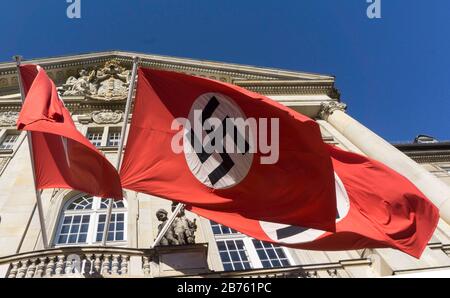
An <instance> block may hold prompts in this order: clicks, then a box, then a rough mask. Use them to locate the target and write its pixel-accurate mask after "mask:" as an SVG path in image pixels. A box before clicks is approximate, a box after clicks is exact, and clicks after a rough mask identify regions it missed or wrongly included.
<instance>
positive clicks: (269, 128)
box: [120, 68, 336, 231]
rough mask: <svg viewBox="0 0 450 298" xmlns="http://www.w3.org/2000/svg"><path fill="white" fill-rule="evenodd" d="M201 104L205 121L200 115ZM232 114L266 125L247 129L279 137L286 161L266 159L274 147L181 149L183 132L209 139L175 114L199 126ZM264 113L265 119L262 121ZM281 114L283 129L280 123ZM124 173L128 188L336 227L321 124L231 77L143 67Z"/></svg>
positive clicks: (189, 138)
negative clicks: (223, 78) (176, 146)
mask: <svg viewBox="0 0 450 298" xmlns="http://www.w3.org/2000/svg"><path fill="white" fill-rule="evenodd" d="M196 111H197V112H198V114H197V115H200V119H201V120H198V119H197V118H196V117H195V115H196V114H195V112H196ZM193 115H194V116H193ZM239 117H241V118H239ZM230 118H232V119H238V118H239V119H242V120H244V121H245V120H249V119H253V120H255V123H257V125H258V129H259V130H255V131H256V133H255V135H253V136H251V137H250V138H249V139H246V138H245V136H243V137H242V138H244V139H245V142H252V141H253V140H254V139H252V138H257V139H258V140H260V139H261V138H263V137H264V133H266V134H267V135H268V136H270V138H271V140H272V141H273V142H272V143H274V142H275V139H276V138H278V139H279V148H278V150H279V155H278V156H279V157H278V160H277V161H276V162H275V163H272V164H263V163H262V162H261V160H262V158H263V157H264V156H266V155H265V154H267V152H263V150H260V148H257V149H258V150H254V151H252V152H250V151H248V150H247V149H248V147H247V145H248V144H245V146H246V147H245V148H244V150H242V152H236V153H230V152H229V151H227V150H225V151H224V152H220V151H216V152H213V153H211V152H210V153H208V152H206V151H203V149H204V148H203V147H202V148H201V151H200V152H198V151H195V152H194V153H190V154H188V153H186V152H187V151H186V150H185V151H184V153H183V152H174V150H173V142H174V138H176V137H177V136H180V138H181V139H183V141H182V142H180V143H182V146H185V148H184V149H186V146H191V147H193V148H194V149H195V144H198V143H200V144H201V138H200V139H195V138H196V137H197V135H196V134H195V133H194V132H192V130H191V131H189V129H187V126H186V125H185V126H183V125H175V127H173V123H174V121H175V123H177V121H178V120H179V119H187V120H189V121H191V123H192V122H194V125H195V121H197V120H198V121H199V122H200V123H201V124H204V123H207V122H208V121H209V120H211V119H215V120H217V119H218V120H219V121H220V123H219V124H218V125H217V126H220V125H225V124H223V123H226V120H227V119H230ZM264 119H266V120H267V124H266V125H265V126H264V123H263V124H261V123H262V121H263V120H264ZM272 119H278V120H272ZM180 121H181V120H180ZM249 121H250V120H249ZM276 121H278V123H279V131H278V132H277V131H276V127H275V126H274V125H273V124H274V123H276ZM180 123H181V122H180ZM217 126H216V127H217ZM274 127H275V128H274ZM210 128H211V129H210V130H208V129H206V128H205V127H203V129H202V130H201V132H200V137H202V136H203V137H205V136H208V135H210V133H211V131H212V130H213V129H214V125H212V126H211V127H210ZM222 128H223V127H222ZM261 129H266V132H264V131H263V132H261ZM228 133H230V134H231V133H232V130H231V132H230V130H228V127H227V129H224V134H225V137H227V135H228ZM272 138H273V139H272ZM234 140H236V139H234ZM245 142H244V143H245ZM254 143H255V144H258V142H254ZM201 146H203V145H201ZM205 150H206V149H205ZM120 175H121V180H122V186H123V187H124V188H127V189H131V190H134V191H138V192H142V193H146V194H150V195H156V196H159V197H162V198H166V199H170V200H174V201H178V202H181V203H186V204H189V205H194V206H197V207H200V208H204V209H209V210H215V211H221V212H234V213H238V214H241V215H243V216H245V217H248V218H253V219H259V220H267V221H276V222H281V223H286V224H295V225H302V226H307V227H312V228H318V229H323V230H327V231H334V229H335V220H334V219H335V210H336V200H335V188H334V174H333V167H332V163H331V159H330V156H329V153H328V151H327V150H326V148H325V147H324V146H323V142H322V138H321V133H320V129H319V127H318V125H317V123H316V122H315V121H313V120H312V119H310V118H308V117H306V116H303V115H301V114H299V113H297V112H295V111H293V110H291V109H288V108H286V107H285V106H283V105H281V104H279V103H277V102H275V101H273V100H271V99H269V98H267V97H265V96H263V95H260V94H256V93H254V92H250V91H248V90H245V89H243V88H240V87H237V86H234V85H231V84H227V83H223V82H219V81H215V80H210V79H206V78H200V77H195V76H190V75H185V74H181V73H176V72H169V71H160V70H152V69H147V68H140V69H139V72H138V83H137V90H136V97H135V103H134V112H133V118H132V121H131V126H130V132H129V137H128V141H127V145H126V151H125V155H124V160H123V163H122V167H121V169H120Z"/></svg>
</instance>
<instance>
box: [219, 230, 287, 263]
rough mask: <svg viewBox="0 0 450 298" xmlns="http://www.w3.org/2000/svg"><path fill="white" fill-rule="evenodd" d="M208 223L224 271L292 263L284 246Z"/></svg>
mask: <svg viewBox="0 0 450 298" xmlns="http://www.w3.org/2000/svg"><path fill="white" fill-rule="evenodd" d="M210 223H211V229H212V231H213V233H214V237H215V240H216V243H217V248H218V250H219V255H220V260H221V261H222V265H223V268H224V270H225V271H233V270H245V269H252V268H254V269H257V268H275V267H285V266H291V265H293V260H292V258H291V256H290V254H289V252H288V251H287V250H286V249H285V248H283V247H280V246H277V245H274V244H271V243H267V242H263V241H260V240H256V239H253V238H251V237H248V236H246V235H244V234H241V233H239V232H237V231H236V230H233V229H231V228H229V227H227V226H224V225H221V224H218V223H216V222H214V221H211V222H210Z"/></svg>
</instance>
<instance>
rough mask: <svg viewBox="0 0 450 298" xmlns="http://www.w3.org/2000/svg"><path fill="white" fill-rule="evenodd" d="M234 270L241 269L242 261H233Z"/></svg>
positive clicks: (242, 266)
mask: <svg viewBox="0 0 450 298" xmlns="http://www.w3.org/2000/svg"><path fill="white" fill-rule="evenodd" d="M233 265H234V269H235V270H242V269H244V265H243V264H242V263H233Z"/></svg>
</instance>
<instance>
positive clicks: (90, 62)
mask: <svg viewBox="0 0 450 298" xmlns="http://www.w3.org/2000/svg"><path fill="white" fill-rule="evenodd" d="M135 55H137V56H139V57H140V58H141V66H144V67H150V68H155V69H164V70H171V71H178V72H183V73H187V74H193V75H199V76H204V77H208V78H212V79H216V80H221V81H224V82H228V83H232V84H236V85H238V86H242V87H245V88H248V89H250V90H252V91H255V92H259V93H262V94H266V95H292V94H312V95H315V94H325V95H328V96H330V97H331V98H333V99H338V98H339V92H338V91H337V89H336V88H335V86H334V84H335V78H334V77H333V76H328V75H319V74H312V73H304V72H294V71H286V70H279V69H271V68H264V67H254V66H247V65H238V64H232V63H221V62H211V61H202V60H193V59H185V58H175V57H166V56H158V55H148V54H140V53H129V52H121V51H109V52H101V53H90V54H81V55H73V56H64V57H54V58H42V59H32V60H29V61H25V63H34V64H39V65H41V66H42V67H44V68H45V69H46V70H47V71H48V73H49V75H50V77H52V79H53V80H54V81H55V82H56V84H57V85H61V84H63V83H64V82H65V80H67V78H68V77H69V76H74V75H76V74H77V72H78V71H79V70H80V69H82V68H85V69H86V68H97V67H99V66H101V65H103V64H104V63H106V62H107V61H110V60H112V59H114V60H116V61H118V62H119V63H121V65H123V66H124V67H127V68H131V65H132V57H133V56H135ZM17 88H18V87H17V78H16V69H15V63H12V62H11V63H0V94H3V95H5V94H11V93H14V92H17ZM0 102H1V103H4V102H3V101H0Z"/></svg>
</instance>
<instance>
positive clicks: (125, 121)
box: [102, 56, 139, 246]
mask: <svg viewBox="0 0 450 298" xmlns="http://www.w3.org/2000/svg"><path fill="white" fill-rule="evenodd" d="M138 65H139V57H137V56H134V57H133V69H132V71H131V81H130V86H129V88H128V97H127V103H126V105H125V113H124V116H123V117H124V119H123V125H122V129H121V131H120V142H119V150H118V151H117V160H116V169H117V170H119V169H120V163H121V162H122V151H123V146H124V143H125V135H126V131H127V124H128V117H129V115H130V109H131V100H132V98H133V92H134V86H135V82H136V75H137V68H138ZM112 205H113V199H108V209H107V210H106V218H105V226H104V228H103V239H102V245H103V246H106V240H107V238H108V231H109V224H110V222H111V215H112Z"/></svg>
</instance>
